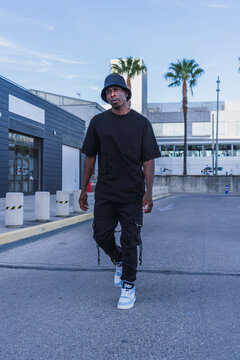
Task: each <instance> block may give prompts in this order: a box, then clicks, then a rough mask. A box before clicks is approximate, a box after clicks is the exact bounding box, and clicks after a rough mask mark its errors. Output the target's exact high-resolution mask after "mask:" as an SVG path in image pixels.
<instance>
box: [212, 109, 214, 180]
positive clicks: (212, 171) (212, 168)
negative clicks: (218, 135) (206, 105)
mask: <svg viewBox="0 0 240 360" xmlns="http://www.w3.org/2000/svg"><path fill="white" fill-rule="evenodd" d="M212 175H214V114H212Z"/></svg>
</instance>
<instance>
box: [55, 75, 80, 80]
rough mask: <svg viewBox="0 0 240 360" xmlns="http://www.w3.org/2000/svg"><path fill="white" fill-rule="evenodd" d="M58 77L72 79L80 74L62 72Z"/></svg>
mask: <svg viewBox="0 0 240 360" xmlns="http://www.w3.org/2000/svg"><path fill="white" fill-rule="evenodd" d="M58 77H61V78H64V79H69V80H72V79H76V78H78V75H76V74H62V75H58Z"/></svg>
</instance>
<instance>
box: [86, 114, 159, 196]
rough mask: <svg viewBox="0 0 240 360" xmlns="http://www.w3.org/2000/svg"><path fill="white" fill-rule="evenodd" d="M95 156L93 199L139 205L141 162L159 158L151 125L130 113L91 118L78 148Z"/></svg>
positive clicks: (101, 115) (142, 184)
mask: <svg viewBox="0 0 240 360" xmlns="http://www.w3.org/2000/svg"><path fill="white" fill-rule="evenodd" d="M82 152H83V153H84V154H86V155H88V156H94V155H98V181H97V185H96V190H95V198H96V199H106V200H111V201H116V202H131V203H140V202H141V201H142V197H143V195H144V192H145V187H144V174H143V169H142V166H143V162H144V161H147V160H151V159H154V158H157V157H159V156H160V152H159V148H158V145H157V142H156V138H155V136H154V133H153V129H152V125H151V123H150V122H149V121H148V119H147V118H145V117H144V116H142V115H140V114H139V113H137V112H136V111H134V110H130V112H129V113H127V114H126V115H116V114H114V113H112V111H111V110H107V111H104V112H103V113H101V114H98V115H96V116H94V117H93V119H92V120H91V122H90V124H89V127H88V131H87V134H86V137H85V140H84V144H83V147H82Z"/></svg>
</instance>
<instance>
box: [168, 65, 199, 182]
mask: <svg viewBox="0 0 240 360" xmlns="http://www.w3.org/2000/svg"><path fill="white" fill-rule="evenodd" d="M203 74H204V70H203V69H201V68H200V67H199V65H198V64H197V63H196V61H195V60H194V59H192V60H187V59H183V60H182V61H180V60H178V61H177V63H176V64H174V63H171V64H170V66H169V68H168V72H167V73H166V74H164V78H165V79H166V80H170V81H171V84H169V85H168V86H169V87H174V86H181V85H182V97H183V100H182V102H183V117H184V154H183V155H184V157H183V175H187V109H188V108H187V86H189V88H190V90H191V93H192V95H193V89H192V88H193V86H195V85H196V84H197V78H198V77H199V76H201V75H203Z"/></svg>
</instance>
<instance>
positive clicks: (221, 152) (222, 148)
mask: <svg viewBox="0 0 240 360" xmlns="http://www.w3.org/2000/svg"><path fill="white" fill-rule="evenodd" d="M218 156H232V150H231V145H219V146H218Z"/></svg>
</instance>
